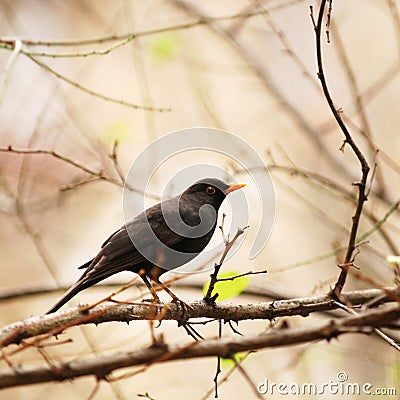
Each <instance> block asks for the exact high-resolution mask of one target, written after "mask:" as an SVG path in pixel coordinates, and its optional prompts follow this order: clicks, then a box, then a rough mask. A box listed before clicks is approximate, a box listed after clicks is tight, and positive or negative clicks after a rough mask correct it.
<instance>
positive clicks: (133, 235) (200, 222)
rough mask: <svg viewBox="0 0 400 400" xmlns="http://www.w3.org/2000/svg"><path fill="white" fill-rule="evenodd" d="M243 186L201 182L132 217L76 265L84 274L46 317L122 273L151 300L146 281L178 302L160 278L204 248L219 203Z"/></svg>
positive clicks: (212, 226) (213, 180) (214, 221)
mask: <svg viewBox="0 0 400 400" xmlns="http://www.w3.org/2000/svg"><path fill="white" fill-rule="evenodd" d="M243 186H244V185H227V184H226V183H224V182H222V181H221V180H219V179H216V178H209V179H203V180H201V181H198V182H196V183H195V184H193V185H192V186H190V187H189V188H188V189H186V190H185V191H184V192H183V193H182V194H180V195H179V196H176V197H174V198H172V199H169V200H166V201H164V202H162V203H159V204H156V205H154V206H153V207H150V208H149V209H147V210H146V211H144V212H142V213H141V214H139V215H137V216H136V217H135V218H133V219H132V220H131V221H129V222H127V223H126V224H125V225H124V226H122V227H121V228H120V229H119V230H117V231H116V232H114V233H113V234H112V235H111V236H110V237H109V238H108V239H107V240H106V241H105V242H104V243H103V245H102V246H101V249H100V251H99V253H98V254H97V256H96V257H94V258H93V259H92V260H90V261H88V262H87V263H85V264H84V265H82V266H81V267H79V268H82V269H83V268H85V269H86V270H85V272H84V273H83V274H82V276H81V277H80V278H79V279H78V281H77V282H76V283H75V284H74V285H73V286H72V287H71V288H70V289H69V290H68V291H67V292H66V293H65V294H64V296H63V297H62V298H61V299H60V300H59V301H58V302H57V303H56V304H55V305H54V306H53V307H52V308H51V309H50V310H49V311H48V312H47V313H52V312H54V311H57V310H58V309H59V308H60V307H62V306H63V305H64V304H65V303H66V302H68V301H69V300H70V299H71V298H72V297H74V296H75V295H76V294H77V293H79V292H80V291H82V290H84V289H86V288H88V287H90V286H92V285H95V284H96V283H98V282H100V281H102V280H103V279H106V278H108V277H110V276H112V275H114V274H116V273H118V272H122V271H132V272H135V273H139V274H140V276H141V277H142V279H143V280H144V282H145V283H146V285H147V286H148V288H149V289H150V291H151V293H152V294H153V297H154V298H155V299H158V297H157V295H156V294H155V291H154V290H153V288H152V287H151V284H150V283H149V279H151V280H153V281H155V282H157V283H159V284H161V285H162V286H163V288H164V289H165V290H167V292H168V293H169V294H170V295H171V296H172V297H173V298H174V299H177V298H176V296H175V295H174V294H173V293H172V292H171V291H170V290H169V289H168V288H166V287H165V286H164V285H163V284H162V283H161V282H160V281H159V277H160V276H161V275H162V274H163V273H165V272H166V271H168V270H170V269H174V268H177V267H179V266H182V265H184V264H186V263H187V262H189V261H190V260H192V259H193V258H194V257H196V256H197V255H198V254H199V253H200V252H201V251H202V250H203V249H204V248H205V247H206V246H207V244H208V242H209V241H210V239H211V237H212V235H213V233H214V231H215V227H216V224H217V213H218V209H219V207H220V206H221V203H222V202H223V200H224V199H225V197H226V195H227V194H228V193H230V192H232V191H234V190H236V189H239V188H241V187H243ZM180 218H181V222H179V219H180ZM154 235H155V237H154ZM139 250H140V251H139Z"/></svg>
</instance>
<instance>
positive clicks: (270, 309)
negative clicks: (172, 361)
mask: <svg viewBox="0 0 400 400" xmlns="http://www.w3.org/2000/svg"><path fill="white" fill-rule="evenodd" d="M382 295H386V296H385V297H382ZM342 297H343V300H344V301H345V302H346V303H347V304H351V305H353V306H359V305H362V304H364V303H366V302H368V301H371V300H372V299H375V298H377V297H381V298H383V301H386V302H387V301H391V300H392V301H393V300H397V301H400V298H399V297H400V288H388V289H384V290H378V289H368V290H361V291H354V292H350V293H348V294H342ZM188 304H189V305H190V306H191V308H192V309H188V310H187V316H188V318H215V319H222V320H225V321H242V320H249V319H269V320H272V319H274V318H277V317H285V316H293V315H301V316H307V315H309V314H310V313H313V312H321V311H326V310H334V309H337V308H338V306H337V304H336V303H335V301H334V300H333V299H332V298H331V297H330V295H319V296H310V297H303V298H295V299H289V300H278V301H270V302H262V303H258V304H219V303H217V304H215V305H212V304H207V303H206V302H204V301H199V302H191V303H188ZM157 308H158V310H157ZM160 318H162V319H164V320H176V321H180V319H181V318H182V310H181V309H180V308H179V307H178V306H177V305H176V304H173V303H169V304H167V305H165V306H164V307H163V306H158V307H156V306H155V305H154V304H146V303H138V304H108V305H99V306H96V307H93V308H89V307H83V308H79V307H74V308H71V309H68V310H66V311H58V312H56V313H53V314H50V315H43V316H36V317H31V318H28V319H26V320H24V321H18V322H15V323H12V324H10V325H7V326H5V327H3V328H2V329H0V347H5V346H8V345H10V344H13V343H20V342H21V341H22V340H23V339H27V338H31V337H35V336H39V335H49V336H51V335H56V334H59V333H61V332H62V331H63V330H65V329H67V328H69V327H71V326H76V325H81V324H100V323H104V322H112V321H120V322H129V321H135V320H157V319H160Z"/></svg>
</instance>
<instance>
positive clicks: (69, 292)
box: [46, 260, 93, 314]
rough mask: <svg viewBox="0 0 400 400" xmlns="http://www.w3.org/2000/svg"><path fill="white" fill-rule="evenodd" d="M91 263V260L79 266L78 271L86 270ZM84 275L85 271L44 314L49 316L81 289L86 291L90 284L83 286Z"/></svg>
mask: <svg viewBox="0 0 400 400" xmlns="http://www.w3.org/2000/svg"><path fill="white" fill-rule="evenodd" d="M92 261H93V260H90V261H88V262H87V263H85V264H83V265H82V266H80V267H79V268H78V269H81V268H87V267H88V266H89V265H90V264H91V263H92ZM85 274H86V271H85V272H84V274H83V275H82V276H81V277H80V278H79V280H78V281H77V282H76V283H75V284H74V285H72V286H71V287H70V288H69V289H68V290H67V291H66V292H65V294H64V296H62V297H61V299H60V300H58V302H57V303H56V304H55V305H54V306H53V307H52V308H50V310H49V311H47V312H46V314H51V313H53V312H56V311H57V310H58V309H59V308H61V307H62V306H63V305H64V304H65V303H67V302H68V301H69V300H71V299H72V298H73V297H74V296H75V295H76V294H78V293H79V292H80V291H82V290H83V289H86V288H87V287H88V286H90V284H89V285H87V284H85V283H86V282H84V279H83V278H84V276H85Z"/></svg>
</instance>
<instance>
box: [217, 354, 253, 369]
mask: <svg viewBox="0 0 400 400" xmlns="http://www.w3.org/2000/svg"><path fill="white" fill-rule="evenodd" d="M246 354H247V353H246V352H241V353H236V354H235V356H234V357H235V359H236V361H237V362H240V361H241V360H243V358H244V357H246ZM235 365H236V363H235V361H233V360H232V359H231V358H223V357H221V368H222V369H224V368H233V367H234V366H235Z"/></svg>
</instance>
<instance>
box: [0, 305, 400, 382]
mask: <svg viewBox="0 0 400 400" xmlns="http://www.w3.org/2000/svg"><path fill="white" fill-rule="evenodd" d="M398 318H400V304H386V305H384V306H382V307H381V308H380V309H375V310H368V311H366V312H363V313H360V314H357V315H355V316H350V317H346V318H342V319H340V320H337V319H336V320H330V321H328V322H325V323H322V324H319V325H318V326H313V327H307V328H288V329H271V330H270V331H269V332H267V333H265V334H261V335H256V336H248V337H234V338H217V339H209V340H204V341H201V342H195V343H191V344H189V345H187V344H175V345H169V344H166V343H158V344H156V345H153V346H151V347H147V348H144V349H139V350H135V351H132V352H128V353H126V352H123V353H121V352H118V353H115V354H111V355H108V356H104V357H97V358H95V359H93V358H92V357H90V358H87V359H82V358H79V359H77V360H75V361H71V362H68V363H64V362H57V364H51V365H49V364H46V365H42V366H18V367H17V366H13V367H11V368H9V369H7V370H3V371H0V388H6V387H12V386H21V385H27V384H34V383H43V382H51V381H63V380H66V379H74V378H77V377H81V376H87V375H93V376H95V377H96V378H97V379H106V378H107V377H108V376H109V374H110V373H111V372H112V371H115V370H117V369H120V368H126V367H130V366H135V365H143V364H144V365H146V366H150V365H152V364H155V363H158V362H166V361H172V360H182V359H189V358H199V357H215V356H220V357H225V358H229V357H232V356H233V355H234V354H235V353H237V352H240V351H250V350H253V351H254V350H259V349H263V348H267V347H276V346H288V345H294V344H300V343H309V342H312V341H315V340H323V339H326V340H330V339H332V338H334V337H338V336H339V335H341V334H344V333H349V332H358V333H371V332H372V331H373V328H374V327H377V326H379V327H382V326H385V325H391V324H392V322H393V321H394V320H396V319H398Z"/></svg>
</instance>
